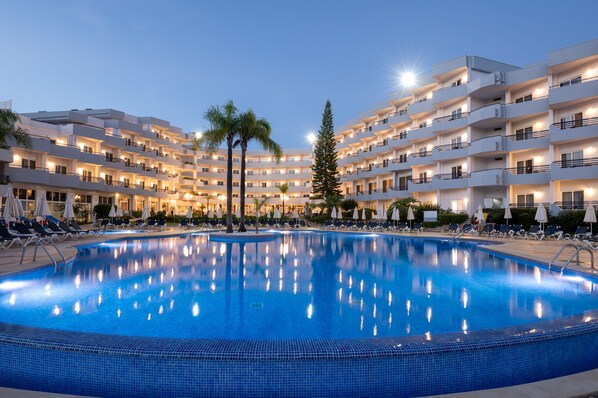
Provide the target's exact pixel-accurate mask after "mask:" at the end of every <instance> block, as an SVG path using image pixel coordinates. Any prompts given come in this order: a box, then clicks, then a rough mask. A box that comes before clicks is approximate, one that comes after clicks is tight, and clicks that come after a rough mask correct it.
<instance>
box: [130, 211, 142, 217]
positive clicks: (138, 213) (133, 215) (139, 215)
mask: <svg viewBox="0 0 598 398" xmlns="http://www.w3.org/2000/svg"><path fill="white" fill-rule="evenodd" d="M131 217H133V218H139V217H141V210H133V211H132V212H131Z"/></svg>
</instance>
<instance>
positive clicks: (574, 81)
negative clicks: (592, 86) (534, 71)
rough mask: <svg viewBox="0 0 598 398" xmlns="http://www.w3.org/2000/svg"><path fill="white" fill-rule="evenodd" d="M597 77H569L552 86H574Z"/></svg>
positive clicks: (597, 77)
mask: <svg viewBox="0 0 598 398" xmlns="http://www.w3.org/2000/svg"><path fill="white" fill-rule="evenodd" d="M596 79H598V76H595V77H588V78H586V79H582V78H581V77H574V78H573V79H568V80H565V81H562V82H560V83H559V84H555V85H554V86H550V88H551V89H553V88H560V87H566V86H572V85H574V84H579V83H584V82H589V81H591V80H596Z"/></svg>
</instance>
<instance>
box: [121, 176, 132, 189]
mask: <svg viewBox="0 0 598 398" xmlns="http://www.w3.org/2000/svg"><path fill="white" fill-rule="evenodd" d="M123 186H124V187H125V188H129V187H130V186H131V179H130V178H123Z"/></svg>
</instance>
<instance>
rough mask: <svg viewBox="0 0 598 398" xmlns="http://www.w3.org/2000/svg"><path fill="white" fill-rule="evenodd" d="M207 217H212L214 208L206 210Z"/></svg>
mask: <svg viewBox="0 0 598 398" xmlns="http://www.w3.org/2000/svg"><path fill="white" fill-rule="evenodd" d="M208 218H214V210H212V209H210V210H208Z"/></svg>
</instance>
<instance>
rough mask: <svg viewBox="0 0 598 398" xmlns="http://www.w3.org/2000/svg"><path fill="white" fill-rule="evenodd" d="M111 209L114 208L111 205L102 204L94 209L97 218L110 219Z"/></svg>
mask: <svg viewBox="0 0 598 398" xmlns="http://www.w3.org/2000/svg"><path fill="white" fill-rule="evenodd" d="M111 208H112V205H111V204H108V203H101V204H97V205H95V206H94V207H93V212H94V213H95V214H96V217H97V218H108V217H109V216H108V215H109V214H110V209H111Z"/></svg>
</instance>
